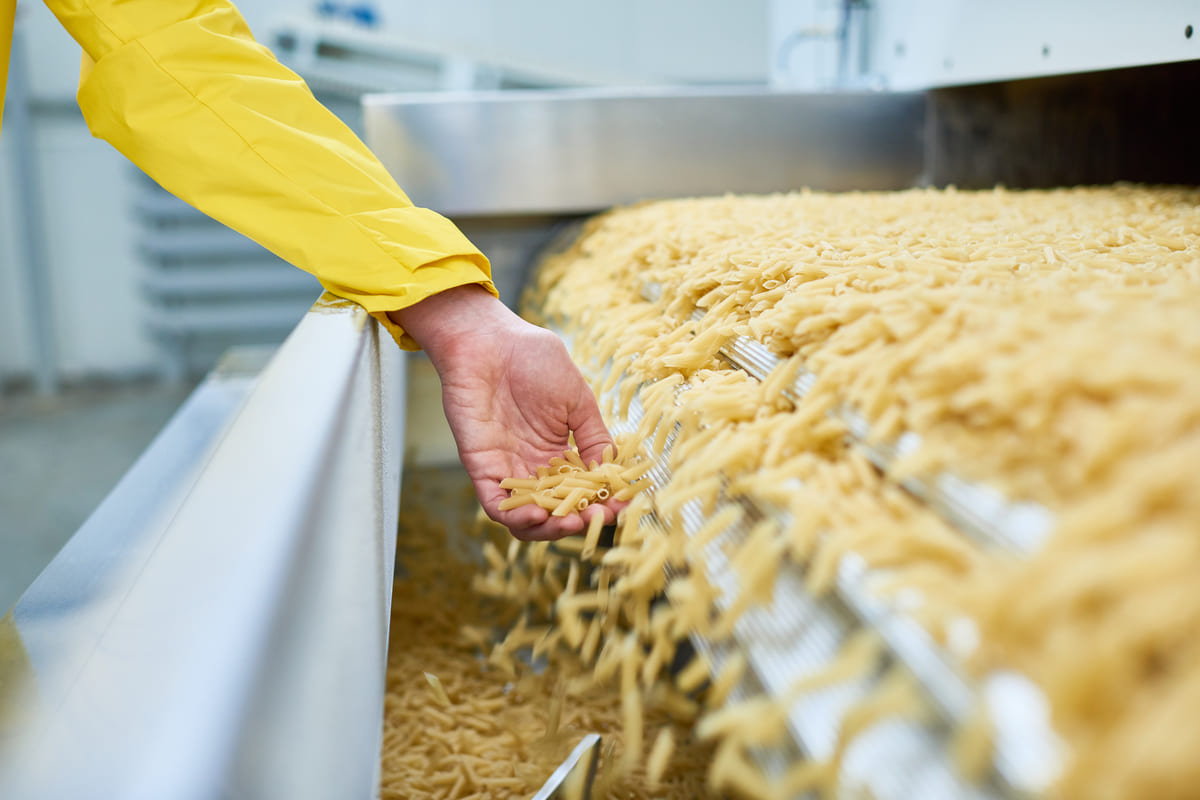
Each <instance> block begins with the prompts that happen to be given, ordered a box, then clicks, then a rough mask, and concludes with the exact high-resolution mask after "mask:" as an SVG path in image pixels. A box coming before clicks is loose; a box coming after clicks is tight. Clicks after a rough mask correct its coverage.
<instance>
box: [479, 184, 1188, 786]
mask: <svg viewBox="0 0 1200 800" xmlns="http://www.w3.org/2000/svg"><path fill="white" fill-rule="evenodd" d="M524 311H525V313H526V314H527V315H528V316H530V317H531V318H534V319H535V320H537V321H539V322H542V323H544V324H547V325H549V326H551V327H553V328H554V329H556V330H558V331H559V332H560V333H561V334H562V335H563V336H564V337H565V338H566V339H567V340H568V341H569V342H570V344H571V347H572V350H573V355H574V357H575V359H576V361H577V362H578V363H579V364H580V366H581V367H582V368H584V370H585V372H586V373H588V374H589V375H590V376H591V377H592V379H593V381H594V386H595V389H596V391H597V394H598V396H599V397H600V398H601V405H602V408H603V409H604V410H605V412H606V414H607V415H608V421H609V423H610V426H611V427H612V428H613V430H614V431H615V432H617V433H618V436H617V440H618V448H617V452H616V454H615V455H614V458H613V463H614V465H615V466H612V467H609V469H610V471H614V472H615V471H617V470H619V471H620V474H623V475H626V476H629V478H631V479H632V482H633V483H634V485H635V486H636V489H637V491H636V493H635V492H629V493H627V496H629V497H631V501H630V504H629V506H628V507H627V508H626V509H625V510H624V511H623V512H622V514H621V518H620V520H619V522H618V526H617V529H616V531H615V533H614V535H613V536H612V541H611V542H608V541H605V542H604V543H603V544H602V545H601V546H599V547H596V546H595V542H596V540H597V536H596V532H595V531H593V532H592V536H590V537H589V541H588V542H587V543H586V548H585V543H584V542H583V541H582V540H580V539H572V540H566V541H564V542H561V543H558V544H553V545H551V544H546V543H540V544H513V545H512V546H511V547H509V548H508V549H507V552H505V553H504V554H503V555H501V554H500V553H501V551H498V550H496V551H493V552H492V553H491V557H490V558H489V559H488V567H487V568H486V574H485V575H484V576H482V577H481V578H480V579H479V580H478V581H477V582H476V586H475V591H477V592H480V593H482V594H484V595H485V596H488V597H491V598H494V599H495V600H496V601H497V602H503V603H506V604H508V605H509V608H510V614H512V615H513V619H516V620H520V622H519V623H518V626H523V627H521V630H529V629H530V628H531V627H532V626H540V627H538V630H539V631H540V632H541V634H540V635H541V636H542V637H543V638H541V639H540V640H539V644H538V651H539V652H538V655H539V656H540V657H547V658H549V663H550V665H551V666H550V667H549V669H553V668H554V667H553V665H554V664H556V663H563V664H568V663H569V664H572V665H574V666H573V667H572V670H573V671H572V672H571V673H570V674H571V681H572V682H571V683H570V687H571V689H572V690H577V691H584V687H585V686H589V687H592V688H591V689H590V691H595V690H596V688H595V687H609V689H610V690H612V691H614V692H615V694H614V695H613V698H614V699H613V702H614V703H619V706H620V708H619V710H620V713H621V717H622V720H623V722H622V725H623V728H624V729H625V731H624V739H623V741H624V743H625V747H624V756H623V759H622V761H621V763H620V764H618V765H617V767H615V769H617V771H618V772H621V771H622V770H623V771H624V772H623V773H622V774H625V773H631V772H632V771H633V770H634V769H635V768H637V769H641V768H643V767H642V765H644V764H645V763H646V760H647V759H649V763H650V766H651V767H652V770H653V771H654V772H655V774H658V773H660V772H661V771H662V770H667V771H668V772H669V771H670V768H669V767H666V766H664V764H666V763H667V762H669V761H670V760H671V758H672V747H671V744H670V741H671V739H672V738H673V739H674V740H675V741H683V742H687V741H688V738H687V736H686V735H684V733H683V732H681V731H680V730H674V731H670V732H661V731H667V729H666V728H664V727H659V729H658V730H656V729H654V728H652V727H650V726H649V725H648V723H647V721H646V720H647V717H646V709H663V708H666V709H670V710H672V712H673V713H674V714H675V716H676V717H677V718H679V719H687V720H695V722H694V725H693V726H692V727H691V728H690V729H689V730H690V732H691V733H690V735H692V736H694V737H697V738H699V739H700V740H701V741H704V742H708V743H710V744H711V745H712V746H714V747H715V750H714V754H713V757H712V758H711V759H709V760H708V762H707V765H706V767H705V770H706V773H707V779H708V783H709V786H710V787H711V788H712V789H713V790H715V791H718V792H722V793H725V794H727V795H732V796H738V797H743V796H744V797H771V798H774V797H791V796H796V795H797V793H800V792H803V791H808V790H812V791H816V792H819V793H822V794H824V795H826V796H831V795H836V794H838V793H839V792H840V791H842V790H844V789H846V788H847V787H848V786H849V783H848V781H849V780H850V778H849V777H848V776H851V775H852V773H854V770H855V769H856V766H855V764H856V762H855V747H856V743H858V742H860V741H862V740H864V739H865V737H867V736H868V735H870V732H871V731H872V730H873V728H875V727H878V726H877V723H878V722H880V720H884V719H902V720H905V721H906V724H909V725H911V726H913V727H912V730H918V729H919V730H932V731H935V732H937V731H941V732H937V733H936V735H937V736H942V737H944V738H943V739H940V740H939V742H940V746H942V749H944V751H945V752H946V754H947V757H948V758H949V759H950V761H952V763H953V770H954V772H955V774H956V776H957V777H956V780H961V781H963V782H964V785H968V786H975V787H980V788H981V790H984V789H986V791H989V792H990V791H993V790H996V787H997V786H999V787H1000V790H998V791H1000V793H1001V794H1004V791H1003V789H1004V788H1005V783H1004V781H1005V780H1008V781H1009V784H1010V785H1009V788H1012V787H1013V786H1015V788H1016V789H1018V790H1020V789H1029V788H1030V787H1029V786H1021V785H1018V784H1019V778H1020V776H1017V778H1015V779H1014V778H1013V776H1012V775H1010V774H1007V773H1005V769H1006V764H1008V762H1010V761H1011V760H1012V759H1011V758H1009V757H1008V755H1006V751H1005V747H1006V745H1005V742H1004V738H1005V737H1004V735H1003V730H1002V724H1006V723H1004V721H1003V720H1001V719H1000V718H999V717H1000V716H1002V714H1000V712H1001V711H1003V703H1001V704H1000V705H997V704H996V702H995V697H994V696H993V695H990V694H989V693H988V691H987V687H990V686H994V685H996V683H997V680H996V678H997V676H1000V677H1005V678H1007V677H1011V676H1018V677H1019V678H1020V680H1021V681H1025V682H1026V683H1027V685H1028V686H1031V687H1034V693H1035V694H1036V695H1037V697H1038V698H1039V702H1044V704H1045V708H1046V715H1047V720H1046V724H1047V726H1048V728H1049V731H1050V732H1049V733H1048V734H1047V738H1046V739H1045V741H1044V742H1042V744H1041V745H1037V746H1036V747H1035V749H1038V750H1039V753H1038V755H1039V757H1043V760H1044V762H1045V764H1043V765H1042V766H1043V767H1045V768H1044V769H1042V772H1041V773H1039V774H1040V775H1041V777H1042V778H1044V779H1045V780H1044V783H1042V784H1036V782H1035V784H1033V788H1034V789H1036V792H1035V793H1038V794H1044V795H1046V796H1050V797H1068V798H1074V797H1087V798H1092V797H1114V798H1115V797H1142V796H1146V797H1151V796H1152V797H1161V798H1170V797H1188V796H1191V794H1192V792H1193V787H1194V786H1196V785H1197V784H1198V782H1200V760H1198V759H1196V758H1194V754H1195V753H1197V752H1200V671H1197V670H1196V669H1195V668H1194V667H1195V664H1197V663H1198V662H1200V640H1198V639H1197V637H1196V636H1195V635H1194V634H1195V631H1197V630H1200V583H1198V582H1197V581H1196V580H1195V576H1196V575H1197V574H1200V536H1197V535H1196V532H1197V531H1198V530H1200V191H1197V190H1194V189H1184V188H1170V187H1141V186H1115V187H1106V188H1079V189H1069V190H1053V191H1028V192H1016V191H1006V190H1003V189H996V190H993V191H984V192H965V191H955V190H953V189H947V190H912V191H905V192H892V193H848V194H824V193H817V192H802V193H796V194H788V195H773V196H760V197H734V196H729V197H719V198H700V199H687V200H674V201H663V202H654V203H646V204H641V205H636V206H632V207H628V208H621V209H616V210H613V211H611V212H609V213H607V214H603V215H601V216H598V217H596V218H594V219H592V220H590V221H589V222H588V223H587V224H586V227H585V228H584V229H583V231H582V233H581V234H580V235H579V236H578V238H577V239H576V241H575V242H574V243H573V244H572V245H571V246H570V247H569V248H568V249H566V250H565V251H563V252H559V253H557V254H554V255H551V256H550V257H548V258H547V259H546V260H545V261H544V262H543V263H542V264H541V265H540V268H539V269H538V271H537V273H536V276H535V278H534V281H533V282H532V284H531V286H530V287H529V289H528V291H527V295H526V298H525V301H524ZM747 353H749V355H747ZM756 359H757V360H758V362H756V363H759V362H761V363H759V366H758V367H754V368H751V367H753V365H752V364H751V365H750V366H748V363H749V362H755V360H756ZM763 364H765V365H766V366H763ZM756 370H757V372H756ZM635 476H636V477H635ZM514 478H515V479H517V480H518V481H520V480H521V479H525V478H526V476H514ZM513 485H514V493H518V492H519V491H521V490H520V489H519V488H518V487H519V486H520V484H519V483H514V484H513ZM947 498H948V499H947ZM956 498H957V499H956ZM963 498H966V499H965V500H963ZM950 500H953V501H955V502H957V503H958V505H957V506H956V505H955V504H954V503H952V502H949V501H950ZM943 501H946V502H943ZM513 502H527V500H514V501H513ZM964 507H965V511H963V508H964ZM956 508H957V509H958V511H955V509H956ZM993 523H995V524H994V525H993ZM1001 523H1003V524H1001ZM1006 525H1007V526H1008V527H1007V528H1006V527H1005V526H1006ZM993 528H995V529H996V530H1008V529H1009V528H1012V529H1015V530H1018V532H1019V533H1020V534H1021V535H1020V536H1015V535H1014V536H1012V537H1009V538H1004V537H998V538H989V537H988V536H986V535H982V534H983V533H987V532H988V531H990V530H992V529H993ZM732 532H737V533H736V535H734V534H733V533H732ZM585 549H586V550H587V552H586V553H585V552H583V551H584V550H585ZM856 565H861V567H862V569H861V570H858V571H855V570H856V569H857V567H856ZM860 573H861V574H860ZM864 576H865V577H864ZM797 587H798V588H797ZM864 587H865V588H864ZM868 589H869V591H867V590H868ZM794 591H801V592H802V593H803V594H804V596H806V597H809V598H814V599H815V600H816V601H817V602H818V603H820V602H827V603H828V605H829V606H830V607H833V606H837V608H838V609H841V610H840V611H839V612H838V613H839V614H841V616H837V615H836V614H835V615H833V616H832V617H830V619H831V620H832V621H833V622H831V623H830V624H831V625H832V627H830V628H829V630H835V629H836V630H837V631H839V633H838V635H837V636H836V637H832V639H831V641H832V640H836V641H835V642H834V644H832V645H830V649H827V650H826V651H823V653H822V654H821V658H820V659H818V660H817V661H814V662H812V663H810V664H803V665H799V662H797V663H798V666H797V668H796V669H795V670H793V672H792V673H791V674H789V675H788V676H787V679H786V681H785V682H784V683H783V684H780V685H777V686H775V687H773V688H772V687H768V686H767V684H768V683H769V682H770V680H768V679H771V680H774V679H775V677H777V676H774V677H773V675H774V673H772V674H771V675H768V674H765V673H764V671H763V670H762V669H760V668H759V667H761V664H756V662H755V659H756V657H757V656H756V655H755V653H756V652H757V651H755V650H754V648H747V647H746V642H747V640H746V636H745V634H746V631H750V632H751V634H750V635H752V636H760V637H762V638H763V639H765V638H770V635H772V634H771V631H772V630H773V629H772V628H771V626H770V624H768V623H770V619H769V618H767V623H764V622H763V620H764V617H763V616H762V614H763V613H764V610H766V612H765V613H768V617H769V615H770V614H774V613H775V612H774V611H773V610H772V609H775V608H777V607H778V604H779V603H780V602H781V597H790V596H791V595H789V594H788V593H789V592H794ZM860 592H861V593H860ZM856 593H859V594H856ZM872 603H882V604H883V606H880V607H885V608H886V609H887V610H888V612H889V613H894V614H895V615H898V616H901V617H903V619H905V620H910V621H912V622H915V623H916V624H917V625H918V626H919V630H920V631H923V632H924V634H923V635H925V636H927V638H928V641H929V647H931V648H933V649H935V650H936V651H937V652H938V653H939V654H940V655H941V656H944V658H945V660H946V662H947V663H948V665H949V669H951V670H952V671H953V673H954V674H955V675H956V676H958V677H957V678H956V680H959V679H961V681H962V685H963V686H964V687H966V688H965V690H964V691H965V692H966V694H965V695H964V697H966V698H967V700H966V701H964V702H958V703H957V706H956V707H952V706H955V704H954V703H945V702H942V703H940V704H939V702H938V698H937V694H938V689H939V687H938V686H936V685H935V686H930V685H929V683H930V681H929V679H928V676H927V675H922V674H919V673H920V671H919V670H914V669H912V668H911V667H912V664H910V663H909V662H907V661H906V660H905V657H904V654H901V653H897V652H896V650H895V641H894V637H890V635H889V634H888V633H887V632H884V633H882V634H881V633H880V631H879V630H878V629H876V628H873V626H872V624H865V623H864V620H865V621H867V622H870V621H871V620H872V619H876V618H877V617H879V614H877V613H875V612H873V611H871V609H872V608H876V606H874V605H871V604H872ZM863 609H867V610H866V611H864V610H863ZM814 613H815V612H814ZM856 614H857V617H856V619H857V623H856V625H857V627H855V626H853V625H851V626H849V627H846V626H845V625H843V622H844V620H845V619H850V618H851V617H855V615H856ZM756 615H758V616H756ZM775 621H776V622H778V620H775ZM833 623H836V625H834V624H833ZM858 623H864V624H858ZM771 624H773V623H771ZM754 625H757V626H758V627H757V628H754V627H753V626H754ZM838 625H843V627H841V628H839V627H837V626H838ZM747 626H750V627H747ZM514 630H515V629H514ZM787 630H788V631H789V633H788V636H791V635H793V634H792V633H791V632H792V631H795V630H799V629H798V628H788V629H787ZM754 631H759V632H760V633H754ZM763 632H765V633H763ZM523 635H524V634H521V635H518V636H514V634H513V632H512V630H510V631H509V633H508V634H507V635H502V636H500V637H499V638H498V641H496V642H494V643H490V644H486V646H485V650H488V651H489V652H490V658H492V659H493V661H494V662H495V663H496V664H505V665H506V668H512V669H515V670H517V671H519V670H520V669H521V667H520V664H519V660H518V663H517V665H516V666H513V665H512V663H511V661H510V660H509V659H510V658H511V656H512V655H513V654H514V653H515V652H516V651H517V650H518V649H519V648H518V647H517V646H516V642H517V641H518V640H519V639H520V638H521V636H523ZM774 635H777V636H778V635H779V634H778V631H776V633H775V634H774ZM831 636H832V635H831ZM785 638H786V637H785ZM506 643H507V644H506ZM761 643H762V639H760V641H759V644H761ZM814 652H816V651H814ZM935 683H936V682H935ZM849 685H853V686H856V687H859V689H861V691H858V690H856V692H857V693H856V694H854V699H853V702H849V703H848V704H847V705H846V707H845V708H844V709H843V710H842V711H841V712H840V715H839V717H838V719H837V722H836V725H835V727H834V728H833V729H832V730H831V732H830V733H829V735H828V736H817V737H815V738H814V741H815V742H816V743H815V744H813V745H812V746H811V747H809V748H808V752H804V753H798V752H797V751H796V749H795V748H794V747H792V746H791V745H789V744H788V742H789V740H791V739H794V738H795V734H796V726H795V725H794V724H793V720H792V719H791V717H790V716H789V715H790V714H792V713H793V712H794V711H795V710H796V709H797V708H802V707H804V706H803V704H804V703H805V702H808V701H809V700H810V699H811V698H812V697H814V696H816V695H817V694H819V693H820V692H822V691H826V690H828V689H829V687H834V686H849ZM1022 685H1025V684H1022ZM942 688H945V687H942ZM989 698H991V699H990V701H989ZM989 702H990V703H991V704H990V705H989ZM812 707H813V708H815V707H816V706H812ZM805 708H807V707H805ZM806 713H808V712H806ZM938 719H942V720H944V721H948V722H949V723H950V724H949V725H948V726H947V725H944V724H943V725H942V726H941V727H940V728H939V727H938V725H936V724H934V722H936V720H938ZM643 729H644V730H643ZM943 729H947V730H943ZM1030 741H1032V740H1030ZM810 744H811V743H810ZM1027 744H1028V742H1027ZM1030 746H1033V745H1030ZM770 748H777V752H778V753H782V754H784V760H783V762H782V763H780V762H779V760H778V759H776V760H775V761H774V762H771V761H770V759H769V758H768V759H763V758H761V757H760V756H761V755H762V754H763V753H764V752H765V751H766V750H769V749H770ZM677 749H678V748H676V750H677ZM804 749H805V748H804V747H801V750H804ZM1027 749H1028V748H1027ZM1041 751H1045V752H1041ZM1009 755H1010V754H1009ZM1006 759H1007V761H1006ZM1047 764H1048V765H1049V766H1046V765H1047ZM764 765H765V766H764ZM1009 766H1011V764H1009ZM768 767H769V768H768ZM1039 769H1041V767H1039ZM1035 771H1037V770H1035ZM997 776H999V777H997ZM1017 793H1018V794H1020V793H1021V792H1019V791H1018V792H1017Z"/></svg>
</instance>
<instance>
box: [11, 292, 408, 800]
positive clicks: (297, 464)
mask: <svg viewBox="0 0 1200 800" xmlns="http://www.w3.org/2000/svg"><path fill="white" fill-rule="evenodd" d="M401 365H402V362H401V354H400V352H399V350H398V349H397V348H396V347H395V346H394V345H393V344H392V343H391V342H390V340H389V339H387V337H386V335H381V333H380V331H379V329H378V326H377V324H376V323H375V322H374V321H372V320H371V319H370V318H369V317H368V316H367V315H366V314H365V312H363V311H362V309H360V308H359V307H357V306H353V305H351V304H348V303H343V302H340V301H337V300H335V299H330V298H328V297H327V298H323V299H322V301H320V302H318V304H317V305H316V306H315V307H314V309H313V310H312V311H311V312H310V313H309V314H308V315H307V316H306V317H305V318H304V320H303V321H302V322H301V323H300V325H299V326H298V327H297V328H296V329H295V331H294V332H293V333H292V335H291V336H290V337H289V338H288V340H287V341H286V342H285V343H284V345H283V346H282V347H281V348H280V350H279V351H278V353H277V354H276V356H275V357H274V359H273V360H272V361H271V363H270V365H269V366H268V367H267V368H266V370H265V371H264V372H263V373H262V374H261V376H260V377H258V378H257V379H247V378H245V377H239V376H236V375H234V376H230V375H221V374H217V375H215V376H213V377H212V378H210V380H209V381H207V382H206V383H205V384H203V385H202V386H201V387H200V388H199V389H198V390H197V392H196V394H195V395H194V396H193V397H192V398H191V399H190V400H189V401H188V403H187V404H185V406H184V407H183V409H182V410H181V411H180V412H179V414H178V415H177V416H176V418H175V419H174V420H173V421H172V422H171V423H170V424H169V425H168V426H167V428H166V429H165V430H164V432H163V433H162V434H161V435H160V437H159V438H158V439H157V440H156V441H155V442H154V443H153V444H152V445H151V447H150V448H149V449H148V451H147V452H146V454H145V455H144V456H143V457H142V459H141V460H140V461H139V462H138V464H137V465H135V467H134V468H133V469H132V470H131V471H130V473H129V474H128V475H127V476H126V477H125V479H124V480H123V481H122V482H121V483H120V484H119V485H118V486H117V488H116V489H115V490H114V491H113V493H112V494H111V495H110V496H109V498H108V499H106V500H105V502H104V503H103V504H102V505H101V506H100V507H99V508H98V509H97V511H96V513H95V514H94V515H93V517H92V518H91V519H90V520H89V521H88V523H87V524H85V525H84V526H83V528H81V529H80V531H79V532H78V533H77V534H76V536H75V537H74V538H73V539H72V540H71V542H70V543H69V544H68V545H67V547H66V548H65V549H64V550H63V551H62V553H60V554H59V556H58V557H57V558H56V559H55V560H54V562H53V563H52V564H51V565H50V566H49V567H48V568H47V570H46V572H45V573H44V574H43V575H42V576H41V577H40V578H39V579H38V581H37V582H35V583H34V585H33V586H32V587H31V588H30V590H29V591H28V592H27V593H26V594H25V596H23V597H22V598H21V600H20V601H19V602H18V603H17V605H16V606H15V607H14V609H13V612H12V614H11V615H10V616H9V617H8V618H6V621H7V622H8V628H7V629H6V630H5V631H3V633H4V634H5V637H4V638H5V641H6V645H5V646H6V647H8V648H9V649H13V648H21V649H23V650H24V653H23V654H20V655H22V656H23V657H14V656H13V654H12V653H0V656H6V657H5V658H0V663H3V664H6V665H9V666H8V670H9V672H8V674H4V675H0V689H2V690H3V691H0V712H2V713H0V796H3V797H5V798H61V797H104V798H111V799H113V800H125V799H129V800H132V799H133V798H164V797H170V798H173V799H178V800H192V799H195V800H201V799H202V798H205V799H206V798H216V797H221V798H258V797H290V798H328V797H345V798H371V797H374V796H376V794H377V792H378V770H379V752H380V744H381V736H382V708H383V692H384V672H385V658H386V643H387V630H388V619H389V610H390V600H391V584H392V572H393V561H394V553H395V536H394V532H395V525H396V514H397V506H398V500H399V479H400V464H401V456H402V451H403V439H402V437H403V428H402V421H403V407H402V403H403V391H402V389H403V373H402V372H401ZM14 664H15V665H17V666H16V667H14V666H12V665H14Z"/></svg>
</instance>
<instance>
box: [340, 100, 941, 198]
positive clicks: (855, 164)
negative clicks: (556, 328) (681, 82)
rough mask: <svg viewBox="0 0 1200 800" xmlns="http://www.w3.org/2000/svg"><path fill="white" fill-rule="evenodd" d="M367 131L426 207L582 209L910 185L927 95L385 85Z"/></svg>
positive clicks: (367, 106)
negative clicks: (396, 89)
mask: <svg viewBox="0 0 1200 800" xmlns="http://www.w3.org/2000/svg"><path fill="white" fill-rule="evenodd" d="M363 102H364V110H365V125H366V132H367V140H368V142H369V143H370V144H371V147H372V149H373V150H374V151H375V153H376V154H377V155H378V156H379V157H380V159H381V160H382V161H383V163H384V165H385V166H386V167H387V168H388V170H389V171H390V172H391V173H392V175H393V176H395V178H396V179H397V181H398V182H399V183H400V185H401V186H403V187H404V189H405V191H406V192H407V193H408V194H409V196H410V197H411V198H412V199H413V201H414V202H416V203H418V204H420V205H426V206H429V207H431V208H434V209H436V210H437V211H440V212H442V213H445V214H449V215H452V216H473V215H495V214H540V213H556V214H566V213H581V212H590V211H596V210H600V209H606V208H609V207H611V206H613V205H617V204H621V203H628V202H631V201H636V200H642V199H646V198H662V197H678V196H688V195H700V194H721V193H724V192H753V193H761V192H775V191H787V190H793V189H801V188H804V187H810V188H814V189H829V190H851V189H902V188H906V187H909V186H912V185H914V184H915V183H916V182H917V180H918V177H919V176H920V173H921V170H922V167H923V153H922V144H921V131H922V126H923V124H924V97H923V95H921V94H919V93H911V94H896V93H892V94H872V93H854V94H793V93H775V92H769V91H766V90H760V89H744V90H735V89H725V88H720V89H714V88H677V87H673V88H667V89H621V90H608V89H572V90H553V91H551V90H544V91H507V92H464V93H448V94H441V95H437V96H430V95H427V94H379V95H368V96H367V97H366V98H364V101H363Z"/></svg>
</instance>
